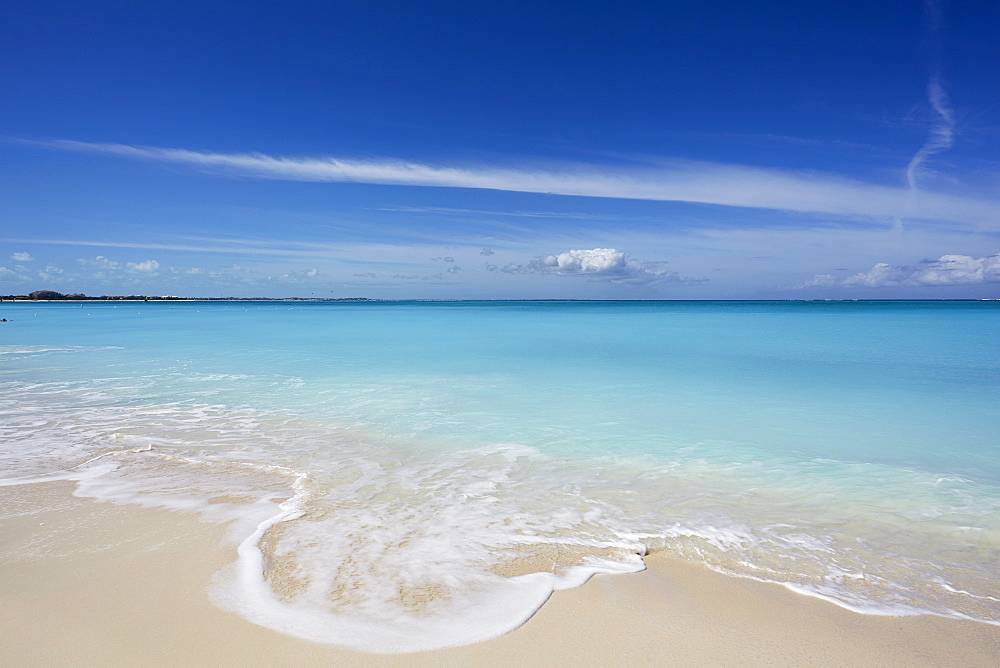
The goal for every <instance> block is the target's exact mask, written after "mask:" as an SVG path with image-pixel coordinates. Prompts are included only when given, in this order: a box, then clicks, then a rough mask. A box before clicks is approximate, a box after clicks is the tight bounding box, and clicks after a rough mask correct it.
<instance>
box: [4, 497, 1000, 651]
mask: <svg viewBox="0 0 1000 668" xmlns="http://www.w3.org/2000/svg"><path fill="white" fill-rule="evenodd" d="M0 503H2V507H3V508H4V509H5V512H4V519H3V520H2V521H0V555H2V560H3V568H2V569H0V637H2V638H3V642H2V643H0V663H3V664H4V665H9V666H56V665H75V666H98V665H100V666H109V665H115V666H124V665H129V666H135V665H143V666H161V665H162V666H177V665H186V666H210V665H211V666H218V665H252V666H272V665H273V666H277V665H303V666H329V665H358V666H394V665H406V666H424V665H426V666H442V665H443V666H466V665H491V666H496V665H510V666H514V665H531V664H534V665H636V664H639V665H653V664H656V665H830V666H834V665H837V666H843V665H880V666H940V665H963V666H991V665H996V657H997V656H1000V627H997V626H992V625H989V624H984V623H979V622H969V621H960V620H954V619H946V618H942V617H934V616H920V617H906V618H900V617H877V616H870V615H861V614H857V613H854V612H851V611H848V610H845V609H842V608H840V607H838V606H836V605H833V604H830V603H827V602H825V601H822V600H819V599H816V598H809V597H806V596H801V595H798V594H795V593H793V592H791V591H788V590H786V589H785V588H783V587H781V586H779V585H773V584H763V583H759V582H755V581H751V580H747V579H741V578H733V577H729V576H725V575H721V574H718V573H715V572H712V571H710V570H708V569H707V568H704V567H702V566H699V565H697V564H692V563H687V562H683V561H679V560H676V559H670V558H666V557H663V556H662V555H656V554H654V555H651V556H650V557H648V558H647V564H648V570H646V571H645V572H642V573H637V574H632V575H603V576H596V577H594V578H592V579H591V580H590V581H589V582H587V583H586V584H585V585H583V586H582V587H579V588H576V589H570V590H565V591H558V592H556V593H555V594H554V595H553V596H552V598H551V600H550V601H549V602H548V603H546V604H545V605H544V606H543V607H542V608H541V610H539V612H538V613H537V614H535V615H534V617H532V618H531V619H530V620H529V621H528V622H527V623H526V624H525V625H524V626H522V627H520V628H518V629H517V630H515V631H513V632H512V633H509V634H507V635H505V636H503V637H500V638H497V639H495V640H490V641H487V642H482V643H478V644H475V645H471V646H465V647H455V648H449V649H442V650H435V651H430V652H423V653H417V654H400V655H372V654H360V653H356V652H350V651H344V650H341V649H338V648H335V647H330V646H326V645H319V644H314V643H309V642H305V641H301V640H298V639H295V638H291V637H288V636H285V635H282V634H280V633H277V632H275V631H272V630H269V629H266V628H262V627H259V626H256V625H254V624H252V623H250V622H247V621H246V620H244V619H242V618H241V617H239V616H237V615H235V614H233V613H230V612H226V611H223V610H221V609H219V608H217V607H215V606H214V605H213V604H212V603H211V601H210V600H209V597H208V595H207V593H206V589H207V588H208V587H209V586H210V584H211V582H212V578H213V575H214V574H215V573H217V572H218V571H219V570H220V569H222V568H223V567H224V566H226V564H227V563H230V562H231V561H233V559H234V553H233V549H232V546H231V545H228V544H225V543H224V541H223V536H224V533H225V529H224V527H223V526H220V525H218V524H212V523H207V522H203V521H200V520H199V519H198V518H197V517H196V516H193V515H189V514H186V513H181V512H176V511H169V510H160V509H149V508H141V507H137V506H129V505H115V504H111V503H107V502H96V501H92V500H88V499H80V498H76V497H74V496H72V484H71V483H66V482H56V483H42V484H34V485H23V486H17V487H7V488H2V489H0Z"/></svg>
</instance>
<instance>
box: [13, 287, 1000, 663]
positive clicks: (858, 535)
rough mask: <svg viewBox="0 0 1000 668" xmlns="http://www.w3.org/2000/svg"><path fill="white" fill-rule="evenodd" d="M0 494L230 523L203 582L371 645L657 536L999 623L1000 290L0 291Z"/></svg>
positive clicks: (540, 585)
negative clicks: (989, 293)
mask: <svg viewBox="0 0 1000 668" xmlns="http://www.w3.org/2000/svg"><path fill="white" fill-rule="evenodd" d="M0 316H2V317H6V318H7V319H8V320H9V322H6V323H0V477H2V478H3V480H2V481H0V484H4V485H13V484H29V483H33V482H39V481H45V480H58V479H62V480H74V481H76V493H77V494H78V495H81V496H86V497H94V498H97V499H102V500H109V501H114V502H116V503H137V504H144V505H153V506H166V507H172V508H177V509H181V510H186V511H189V512H192V513H198V514H199V515H200V516H201V517H202V518H203V519H206V520H209V521H218V522H225V523H227V524H228V526H229V537H230V538H229V539H230V541H231V543H232V546H233V564H232V565H231V566H230V567H228V568H227V569H225V570H224V571H222V572H220V573H219V574H218V576H217V577H216V581H215V582H213V583H212V584H211V586H210V589H209V592H208V595H209V596H211V597H212V600H213V601H214V602H215V603H216V604H217V605H219V606H221V607H223V608H226V609H229V610H234V611H236V612H238V613H240V614H242V615H244V616H245V617H246V618H248V619H250V620H252V621H254V622H256V623H258V624H261V625H264V626H268V627H271V628H274V629H278V630H281V631H283V632H286V633H289V634H293V635H296V636H299V637H302V638H306V639H310V640H314V641H318V642H328V643H336V644H340V645H344V646H347V647H353V648H356V649H362V650H368V651H381V652H398V651H412V650H419V649H428V648H432V647H440V646H446V645H456V644H463V643H469V642H475V641H478V640H482V639H485V638H489V637H494V636H496V635H499V634H501V633H504V632H506V631H508V630H510V629H512V628H515V627H516V626H518V625H519V624H521V623H523V622H524V621H525V620H526V619H527V618H528V617H530V616H531V614H532V613H533V612H534V611H535V610H537V609H538V607H539V606H541V605H542V604H543V603H544V602H545V600H546V599H547V597H548V596H549V595H550V593H551V592H552V591H553V590H554V589H559V588H565V587H571V586H576V585H578V584H580V583H582V582H583V581H585V580H586V578H587V577H589V576H590V575H591V574H593V573H598V572H630V571H635V570H641V569H642V568H643V564H642V556H643V555H645V554H646V553H648V552H653V551H666V552H669V553H671V554H676V555H678V556H682V557H684V558H687V559H690V560H694V561H698V562H704V563H706V564H708V565H709V566H711V567H712V568H714V569H716V570H719V571H722V572H725V573H730V574H732V575H734V576H742V577H752V578H757V579H760V580H766V581H774V582H780V583H783V584H785V585H786V586H788V587H789V588H791V589H793V590H795V591H797V592H800V593H802V594H806V595H812V596H818V597H822V598H825V599H827V600H830V601H832V602H834V603H837V604H839V605H842V606H844V607H847V608H850V609H853V610H856V611H858V612H860V613H868V614H894V615H912V614H922V613H932V614H937V615H944V616H951V617H959V618H968V619H975V620H980V621H983V622H987V623H992V624H1000V302H995V301H899V302H892V301H878V302H840V301H836V302H787V301H781V302H754V301H749V302H275V301H271V302H222V301H210V302H147V303H140V302H117V303H116V302H52V303H2V304H0Z"/></svg>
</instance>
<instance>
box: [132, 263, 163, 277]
mask: <svg viewBox="0 0 1000 668" xmlns="http://www.w3.org/2000/svg"><path fill="white" fill-rule="evenodd" d="M126 266H127V267H128V269H129V271H134V272H137V273H141V274H155V273H156V272H157V271H159V269H160V263H159V262H157V261H156V260H144V261H142V262H129V263H128V264H127V265H126Z"/></svg>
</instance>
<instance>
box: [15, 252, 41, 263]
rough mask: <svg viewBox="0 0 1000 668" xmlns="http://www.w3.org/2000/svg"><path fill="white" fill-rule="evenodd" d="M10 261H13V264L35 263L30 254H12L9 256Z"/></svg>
mask: <svg viewBox="0 0 1000 668" xmlns="http://www.w3.org/2000/svg"><path fill="white" fill-rule="evenodd" d="M10 259H11V260H14V261H15V262H34V261H35V258H33V257H32V256H31V253H24V252H20V253H14V254H13V255H11V256H10Z"/></svg>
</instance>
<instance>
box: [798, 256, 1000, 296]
mask: <svg viewBox="0 0 1000 668" xmlns="http://www.w3.org/2000/svg"><path fill="white" fill-rule="evenodd" d="M984 283H1000V253H997V254H995V255H987V256H984V257H972V256H971V255H942V256H941V257H939V258H938V259H936V260H923V261H922V262H919V263H917V264H912V265H898V266H896V265H891V264H888V263H887V262H879V263H877V264H875V266H873V267H872V268H871V269H869V270H868V271H863V272H861V273H858V274H854V275H853V276H850V277H848V278H845V279H843V280H837V279H836V278H834V277H833V276H831V275H829V274H817V275H816V276H814V277H812V278H811V279H810V280H808V281H806V282H805V283H803V284H802V285H800V286H799V287H800V288H809V287H830V286H838V285H844V286H852V287H865V288H883V287H903V286H910V287H913V286H935V285H938V286H942V285H982V284H984Z"/></svg>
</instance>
